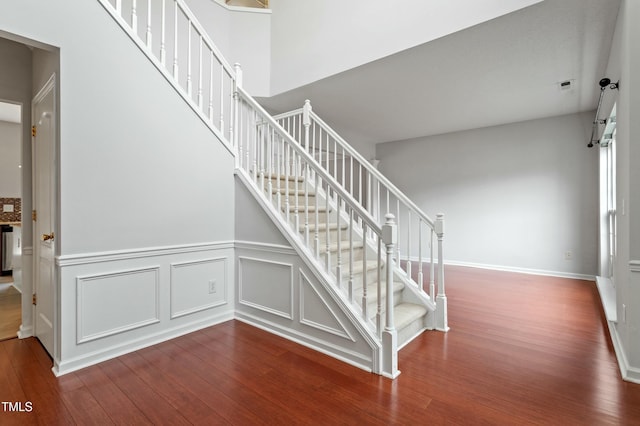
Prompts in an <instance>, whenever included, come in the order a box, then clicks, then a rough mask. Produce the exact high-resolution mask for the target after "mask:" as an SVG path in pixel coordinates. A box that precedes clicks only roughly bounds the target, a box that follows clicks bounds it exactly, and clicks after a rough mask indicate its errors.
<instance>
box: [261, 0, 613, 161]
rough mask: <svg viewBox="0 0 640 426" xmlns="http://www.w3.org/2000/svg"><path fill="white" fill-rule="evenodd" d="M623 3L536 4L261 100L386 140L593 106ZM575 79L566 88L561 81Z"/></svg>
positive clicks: (359, 140)
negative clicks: (309, 110)
mask: <svg viewBox="0 0 640 426" xmlns="http://www.w3.org/2000/svg"><path fill="white" fill-rule="evenodd" d="M619 4H620V1H619V0H545V1H543V2H541V3H538V4H536V5H533V6H530V7H528V8H525V9H522V10H519V11H516V12H514V13H511V14H508V15H505V16H502V17H500V18H497V19H494V20H491V21H488V22H485V23H483V24H480V25H477V26H475V27H472V28H469V29H466V30H463V31H460V32H457V33H454V34H451V35H449V36H446V37H443V38H440V39H438V40H435V41H432V42H429V43H426V44H423V45H421V46H417V47H414V48H411V49H408V50H405V51H402V52H400V53H397V54H394V55H391V56H389V57H386V58H383V59H380V60H377V61H374V62H371V63H369V64H366V65H363V66H360V67H357V68H354V69H351V70H349V71H345V72H343V73H340V74H337V75H334V76H331V77H329V78H326V79H323V80H320V81H317V82H315V83H311V84H309V85H306V86H303V87H301V88H298V89H294V90H292V91H289V92H286V93H283V94H280V95H277V96H274V97H271V98H268V99H261V100H260V102H261V103H262V104H263V105H264V106H265V107H266V108H267V109H269V110H271V111H272V112H284V111H288V110H292V109H295V108H299V107H301V106H302V104H303V102H304V100H305V99H310V100H311V104H312V106H313V109H314V111H315V112H316V113H318V114H319V115H320V116H321V117H322V118H323V120H324V121H326V122H328V123H329V124H330V125H331V126H332V127H334V128H335V129H336V130H337V131H338V132H339V133H340V134H341V135H342V136H343V137H345V139H347V141H352V143H353V144H355V145H356V146H359V147H368V148H369V149H372V147H373V145H375V144H376V143H380V142H389V141H397V140H404V139H410V138H416V137H420V136H427V135H434V134H442V133H449V132H454V131H460V130H467V129H473V128H479V127H486V126H493V125H500V124H505V123H512V122H517V121H523V120H530V119H535V118H542V117H550V116H556V115H562V114H569V113H575V112H581V111H589V110H592V109H595V107H596V104H597V99H598V94H599V86H598V81H599V80H600V79H601V78H602V77H605V75H604V72H605V68H606V64H607V61H608V57H609V50H610V47H611V41H612V38H613V32H614V28H615V24H616V18H617V14H618V8H619ZM565 80H571V82H572V85H571V87H572V88H571V89H569V90H560V88H559V83H560V82H562V81H565Z"/></svg>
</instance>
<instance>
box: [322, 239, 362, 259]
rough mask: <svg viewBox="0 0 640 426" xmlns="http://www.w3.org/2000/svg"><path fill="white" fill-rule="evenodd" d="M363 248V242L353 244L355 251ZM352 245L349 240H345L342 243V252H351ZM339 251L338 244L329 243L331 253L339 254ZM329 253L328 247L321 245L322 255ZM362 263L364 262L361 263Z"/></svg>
mask: <svg viewBox="0 0 640 426" xmlns="http://www.w3.org/2000/svg"><path fill="white" fill-rule="evenodd" d="M362 247H363V244H362V241H354V242H353V249H354V250H358V249H361V248H362ZM349 248H350V245H349V241H348V240H343V241H340V250H341V251H349ZM337 251H338V242H337V241H335V242H331V243H329V252H331V253H333V252H337ZM326 252H327V246H326V245H321V246H320V253H326ZM359 262H362V261H359Z"/></svg>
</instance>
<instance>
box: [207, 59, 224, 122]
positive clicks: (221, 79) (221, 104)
mask: <svg viewBox="0 0 640 426" xmlns="http://www.w3.org/2000/svg"><path fill="white" fill-rule="evenodd" d="M211 57H212V60H213V53H212V54H211ZM211 69H212V70H213V62H212V64H211ZM225 72H226V71H225V69H224V65H222V64H220V131H221V132H223V133H224V75H225ZM210 87H211V98H212V99H213V71H211V86H210ZM211 108H212V112H211V117H212V119H213V101H212V104H211Z"/></svg>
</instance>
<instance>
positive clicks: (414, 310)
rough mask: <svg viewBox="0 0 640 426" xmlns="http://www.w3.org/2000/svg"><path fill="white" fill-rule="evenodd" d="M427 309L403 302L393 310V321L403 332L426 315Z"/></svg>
mask: <svg viewBox="0 0 640 426" xmlns="http://www.w3.org/2000/svg"><path fill="white" fill-rule="evenodd" d="M426 313H427V308H426V307H424V306H422V305H416V304H415V303H407V302H403V303H400V304H398V305H396V306H395V307H394V308H393V319H394V321H395V326H396V329H397V330H402V329H403V328H405V327H406V326H408V325H409V324H411V323H412V322H413V321H415V320H416V319H418V318H420V317H422V316H424V315H426Z"/></svg>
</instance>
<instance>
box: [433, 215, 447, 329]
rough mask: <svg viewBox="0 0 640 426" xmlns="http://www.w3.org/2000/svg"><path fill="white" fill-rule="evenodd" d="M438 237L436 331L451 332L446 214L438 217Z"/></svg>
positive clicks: (436, 228) (436, 225) (436, 226)
mask: <svg viewBox="0 0 640 426" xmlns="http://www.w3.org/2000/svg"><path fill="white" fill-rule="evenodd" d="M435 230H436V235H437V236H438V296H437V297H436V330H439V331H445V332H446V331H449V323H448V320H447V295H446V293H445V290H444V255H443V252H442V241H443V239H444V214H443V213H438V214H437V215H436V223H435Z"/></svg>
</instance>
